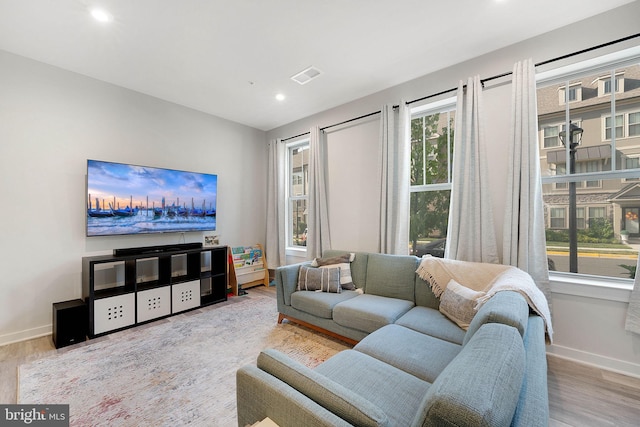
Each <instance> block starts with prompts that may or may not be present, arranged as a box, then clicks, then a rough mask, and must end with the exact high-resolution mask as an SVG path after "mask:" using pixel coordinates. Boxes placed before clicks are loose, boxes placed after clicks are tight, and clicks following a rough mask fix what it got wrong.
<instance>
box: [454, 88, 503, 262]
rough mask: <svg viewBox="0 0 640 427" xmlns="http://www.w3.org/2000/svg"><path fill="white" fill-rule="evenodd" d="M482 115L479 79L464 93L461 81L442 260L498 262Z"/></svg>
mask: <svg viewBox="0 0 640 427" xmlns="http://www.w3.org/2000/svg"><path fill="white" fill-rule="evenodd" d="M482 114H483V111H482V83H481V82H480V77H479V76H476V77H473V78H469V79H468V81H467V87H466V91H465V89H464V87H463V82H462V81H460V84H459V85H458V100H457V107H456V117H455V133H454V148H453V175H452V182H451V202H450V204H449V224H448V228H447V244H446V248H445V258H449V259H456V260H460V261H473V262H490V263H497V262H498V248H497V244H496V235H495V229H494V226H493V214H492V209H491V197H490V193H491V189H490V188H489V184H488V181H487V167H488V164H489V162H488V158H487V156H486V154H485V147H484V145H485V140H484V129H483V123H482V120H483V118H482Z"/></svg>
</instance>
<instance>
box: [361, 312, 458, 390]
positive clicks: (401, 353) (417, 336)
mask: <svg viewBox="0 0 640 427" xmlns="http://www.w3.org/2000/svg"><path fill="white" fill-rule="evenodd" d="M353 349H354V350H357V351H359V352H362V353H365V354H368V355H369V356H371V357H375V358H376V359H378V360H381V361H383V362H385V363H388V364H390V365H392V366H395V367H396V368H398V369H402V370H403V371H405V372H407V373H409V374H411V375H414V376H416V377H418V378H420V379H422V380H425V381H428V382H430V383H432V382H433V381H435V379H436V377H437V376H438V375H440V372H442V371H443V370H444V368H446V367H447V365H448V364H449V363H450V362H451V361H452V360H453V358H454V357H456V356H457V354H458V353H460V350H461V349H462V346H461V345H459V344H453V343H450V342H448V341H444V340H441V339H438V338H434V337H431V336H429V335H425V334H421V333H420V332H416V331H414V330H413V329H409V328H405V327H403V326H399V325H387V326H385V327H383V328H380V329H378V330H377V331H375V332H373V333H371V334H369V335H367V336H366V337H365V338H364V339H363V340H362V341H360V342H359V343H358V344H357V345H356V346H355V347H354V348H353Z"/></svg>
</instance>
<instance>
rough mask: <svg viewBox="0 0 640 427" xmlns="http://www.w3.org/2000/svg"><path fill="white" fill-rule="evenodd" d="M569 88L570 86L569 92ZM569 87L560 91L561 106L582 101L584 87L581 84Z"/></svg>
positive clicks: (573, 84)
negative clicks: (567, 89)
mask: <svg viewBox="0 0 640 427" xmlns="http://www.w3.org/2000/svg"><path fill="white" fill-rule="evenodd" d="M567 86H569V91H568V92H567V91H566V90H565V88H566V87H567ZM567 86H564V87H561V88H560V89H559V90H558V100H559V103H560V105H564V104H565V103H566V102H576V101H582V86H581V85H580V83H572V84H571V85H567Z"/></svg>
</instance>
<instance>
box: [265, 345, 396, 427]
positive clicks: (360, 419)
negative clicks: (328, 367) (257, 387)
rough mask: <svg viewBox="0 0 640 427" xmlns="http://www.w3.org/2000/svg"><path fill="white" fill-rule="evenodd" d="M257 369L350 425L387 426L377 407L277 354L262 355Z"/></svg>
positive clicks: (271, 350) (385, 417)
mask: <svg viewBox="0 0 640 427" xmlns="http://www.w3.org/2000/svg"><path fill="white" fill-rule="evenodd" d="M257 365H258V368H260V369H262V370H263V371H265V372H267V373H269V374H271V375H273V376H274V377H276V378H278V379H279V380H281V381H283V382H285V383H287V384H288V385H289V386H291V387H293V388H294V389H295V390H297V391H299V392H300V393H302V394H304V395H305V396H307V397H308V398H310V399H311V400H313V401H314V402H316V403H318V404H319V405H320V406H322V407H324V408H326V409H327V410H329V411H331V412H332V413H334V414H336V415H337V416H338V417H340V418H341V419H343V420H345V421H347V422H348V423H350V424H353V425H357V426H362V427H367V426H372V427H378V426H388V425H389V419H388V418H387V415H386V414H385V413H384V412H383V411H382V409H380V408H379V407H378V406H376V405H374V404H373V403H371V402H370V401H369V400H367V399H365V398H364V397H362V396H360V395H359V394H357V393H354V392H353V391H351V390H349V389H347V388H346V387H344V386H343V385H341V384H338V383H336V382H335V381H333V380H332V379H330V378H328V377H326V376H324V375H322V374H320V373H318V372H316V371H314V370H312V369H309V368H308V367H306V366H305V365H303V364H301V363H299V362H297V361H295V360H293V359H291V358H290V357H288V356H287V355H285V354H283V353H280V352H279V351H277V350H273V349H268V350H264V351H262V352H261V353H260V355H259V356H258V363H257Z"/></svg>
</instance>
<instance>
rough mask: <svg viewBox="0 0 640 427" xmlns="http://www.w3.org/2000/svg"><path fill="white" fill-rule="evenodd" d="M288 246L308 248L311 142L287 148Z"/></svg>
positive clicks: (290, 145) (291, 145)
mask: <svg viewBox="0 0 640 427" xmlns="http://www.w3.org/2000/svg"><path fill="white" fill-rule="evenodd" d="M287 172H288V177H287V178H288V179H287V182H288V185H287V199H288V203H287V246H288V247H299V248H303V247H305V246H307V200H308V194H309V141H306V140H305V141H302V142H295V143H291V144H289V145H288V146H287Z"/></svg>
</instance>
